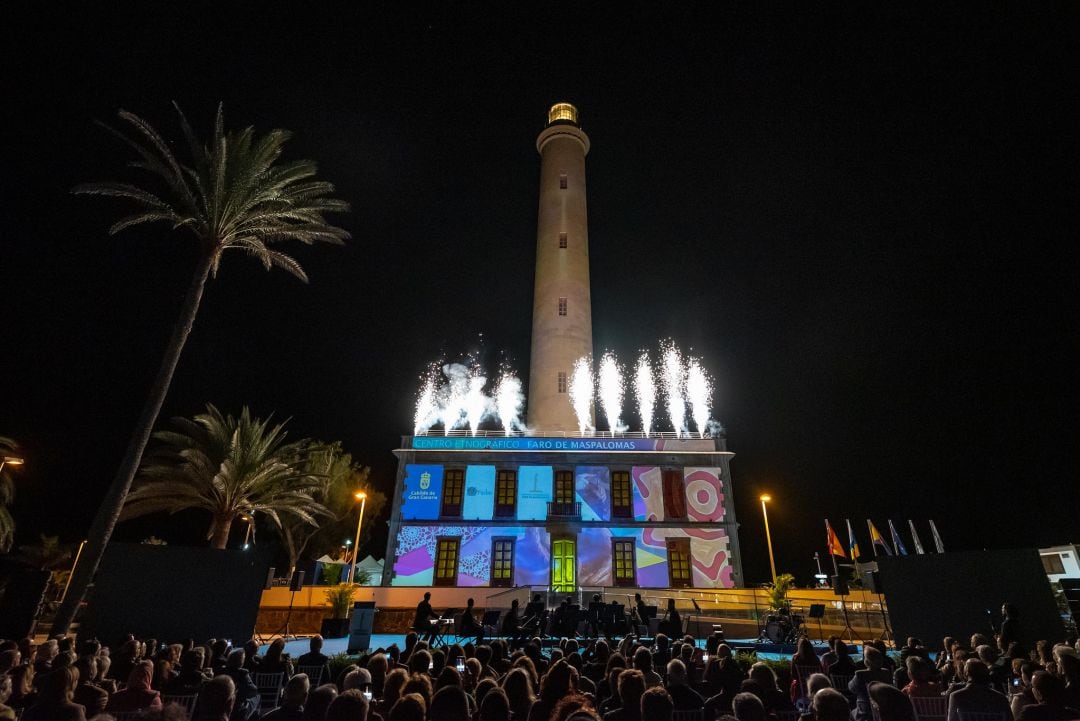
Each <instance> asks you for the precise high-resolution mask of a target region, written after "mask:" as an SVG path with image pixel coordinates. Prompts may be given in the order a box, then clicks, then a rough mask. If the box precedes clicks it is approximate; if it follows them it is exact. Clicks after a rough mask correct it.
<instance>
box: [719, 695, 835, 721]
mask: <svg viewBox="0 0 1080 721" xmlns="http://www.w3.org/2000/svg"><path fill="white" fill-rule="evenodd" d="M844 703H845V706H846V704H847V701H845V702H844ZM731 708H732V711H733V712H734V714H735V718H736V719H737V721H765V704H763V703H761V699H760V698H758V697H757V696H755V695H754V694H752V693H737V694H735V698H734V699H733V700H732V702H731ZM819 721H820V718H819Z"/></svg>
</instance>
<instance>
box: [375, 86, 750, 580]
mask: <svg viewBox="0 0 1080 721" xmlns="http://www.w3.org/2000/svg"><path fill="white" fill-rule="evenodd" d="M536 146H537V150H538V151H539V153H540V156H541V174H540V183H541V189H540V209H539V215H538V221H537V250H536V279H535V291H534V304H533V332H532V353H531V365H530V373H529V377H530V381H529V395H528V398H527V403H528V423H527V426H528V427H529V428H530V429H536V430H535V431H531V432H530V434H529V435H504V434H503V433H497V434H496V433H484V432H479V433H478V434H475V435H474V434H472V433H469V432H467V431H466V432H451V433H450V434H445V435H444V433H443V431H431V432H429V433H427V434H417V435H414V436H406V437H404V438H403V439H402V444H401V447H400V448H399V449H397V450H396V451H395V455H396V456H397V458H398V464H399V465H398V474H397V480H396V488H395V494H394V498H393V508H392V512H391V516H390V536H389V542H388V548H387V560H386V564H385V567H384V572H383V585H384V586H392V587H457V588H469V589H473V591H472V594H473V595H478V596H480V597H481V598H484V597H485V595H484V594H483V593H480V592H479V589H480V588H488V589H495V590H493V591H489V592H488V595H490V594H491V593H493V592H496V591H497V590H498V589H500V588H502V587H510V586H534V587H540V586H543V587H551V588H552V590H555V591H572V590H576V589H593V588H596V589H600V588H613V587H614V588H620V589H633V588H682V587H693V588H727V587H733V586H740V585H742V579H741V565H740V561H739V552H738V538H737V534H736V531H737V524H736V522H735V514H734V504H733V500H732V495H731V473H730V466H729V464H730V460H731V457H732V455H733V454H732V453H730V452H728V451H727V448H726V444H725V440H724V439H723V438H708V437H705V438H700V437H693V438H692V437H689V434H685V433H684V434H682V437H677V434H675V433H666V434H654V435H652V436H648V437H645V436H644V434H642V433H636V434H633V433H630V434H618V433H616V434H611V433H606V434H599V433H595V434H591V435H588V437H582V436H581V434H580V433H579V431H578V429H579V424H578V420H577V416H576V415H575V413H574V411H573V409H572V407H571V404H570V401H569V397H568V393H567V391H568V388H567V385H568V376H569V374H570V372H571V369H572V367H573V364H574V361H575V360H577V359H578V358H581V357H583V356H591V354H592V320H591V307H590V302H591V298H590V289H589V252H588V233H587V220H586V202H585V200H586V198H585V187H586V186H585V156H586V154H587V153H588V150H589V139H588V137H587V136H586V135H585V133H584V132H583V131H582V130H581V128H580V126H579V125H578V116H577V110H576V109H575V108H574V107H573V106H571V105H568V104H565V103H560V104H558V105H555V106H553V107H552V109H551V111H550V112H549V116H548V124H547V126H546V127H545V128H544V129H543V131H542V132H541V133H540V136H539V137H538V138H537V143H536ZM601 435H602V436H604V437H600V436H601Z"/></svg>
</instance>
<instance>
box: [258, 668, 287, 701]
mask: <svg viewBox="0 0 1080 721" xmlns="http://www.w3.org/2000/svg"><path fill="white" fill-rule="evenodd" d="M252 680H253V681H254V682H255V687H256V688H257V689H259V701H260V702H261V707H262V708H265V709H267V710H270V709H275V708H277V707H278V703H280V701H281V688H282V686H283V685H284V682H285V673H284V672H283V671H278V672H277V673H256V674H254V679H252Z"/></svg>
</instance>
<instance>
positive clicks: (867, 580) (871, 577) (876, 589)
mask: <svg viewBox="0 0 1080 721" xmlns="http://www.w3.org/2000/svg"><path fill="white" fill-rule="evenodd" d="M862 585H863V588H865V589H866V590H867V591H869V592H870V593H885V589H884V587H882V585H881V574H880V573H879V572H877V571H865V572H864V573H863V574H862Z"/></svg>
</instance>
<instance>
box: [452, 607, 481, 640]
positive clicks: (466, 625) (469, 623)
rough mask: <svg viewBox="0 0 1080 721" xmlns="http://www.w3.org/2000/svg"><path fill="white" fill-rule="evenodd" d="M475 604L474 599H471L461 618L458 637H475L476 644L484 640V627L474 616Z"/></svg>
mask: <svg viewBox="0 0 1080 721" xmlns="http://www.w3.org/2000/svg"><path fill="white" fill-rule="evenodd" d="M473 603H474V601H473V599H471V598H470V599H469V601H468V603H467V604H466V605H465V610H464V611H463V612H462V614H461V616H460V617H459V620H458V635H460V636H475V637H476V642H477V643H481V642H483V640H484V627H483V626H482V625H481V624H480V622H479V621H477V620H476V616H474V615H473Z"/></svg>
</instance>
